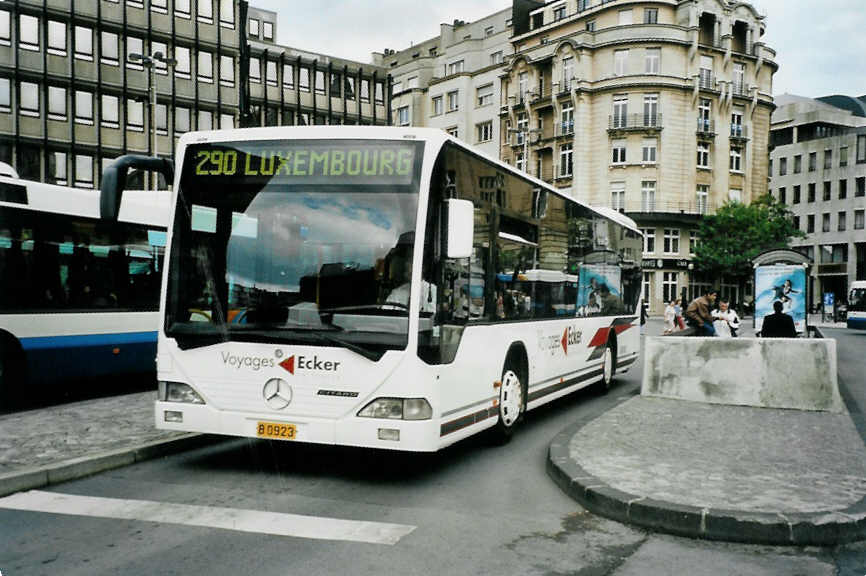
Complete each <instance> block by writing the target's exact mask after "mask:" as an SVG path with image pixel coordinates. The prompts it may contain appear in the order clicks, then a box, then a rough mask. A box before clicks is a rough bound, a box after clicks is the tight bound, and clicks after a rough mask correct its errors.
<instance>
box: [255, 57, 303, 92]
mask: <svg viewBox="0 0 866 576" xmlns="http://www.w3.org/2000/svg"><path fill="white" fill-rule="evenodd" d="M250 81H251V82H259V83H261V81H262V64H261V62H260V61H259V59H258V58H256V57H255V56H250ZM308 89H309V88H308Z"/></svg>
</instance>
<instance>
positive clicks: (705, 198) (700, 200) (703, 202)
mask: <svg viewBox="0 0 866 576" xmlns="http://www.w3.org/2000/svg"><path fill="white" fill-rule="evenodd" d="M709 199H710V187H709V186H708V185H706V184H698V187H697V198H696V201H697V205H696V208H697V212H698V214H706V213H707V206H708V203H709Z"/></svg>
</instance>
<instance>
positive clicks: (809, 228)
mask: <svg viewBox="0 0 866 576" xmlns="http://www.w3.org/2000/svg"><path fill="white" fill-rule="evenodd" d="M814 231H815V215H814V214H809V215H808V216H806V232H807V233H809V234H811V233H813V232H814Z"/></svg>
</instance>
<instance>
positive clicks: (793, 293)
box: [755, 265, 806, 332]
mask: <svg viewBox="0 0 866 576" xmlns="http://www.w3.org/2000/svg"><path fill="white" fill-rule="evenodd" d="M776 301H779V302H781V303H782V312H784V313H785V314H788V315H789V316H791V318H793V319H794V326H795V327H796V328H797V332H804V331H805V330H806V269H805V268H803V267H802V266H799V265H784V266H759V267H758V268H756V269H755V330H757V331H760V330H761V327H762V326H763V325H764V316H767V315H768V314H773V312H774V310H773V302H776Z"/></svg>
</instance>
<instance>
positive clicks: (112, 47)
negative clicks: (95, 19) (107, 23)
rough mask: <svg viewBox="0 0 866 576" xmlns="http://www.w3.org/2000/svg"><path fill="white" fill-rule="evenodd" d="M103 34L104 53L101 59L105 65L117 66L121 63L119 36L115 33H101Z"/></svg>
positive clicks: (101, 54) (100, 55)
mask: <svg viewBox="0 0 866 576" xmlns="http://www.w3.org/2000/svg"><path fill="white" fill-rule="evenodd" d="M101 34H102V52H101V53H100V54H99V59H100V61H101V62H103V63H104V64H111V65H114V66H117V64H118V63H119V62H120V60H119V58H120V51H119V48H118V45H117V34H115V33H114V32H104V31H103V32H101Z"/></svg>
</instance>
